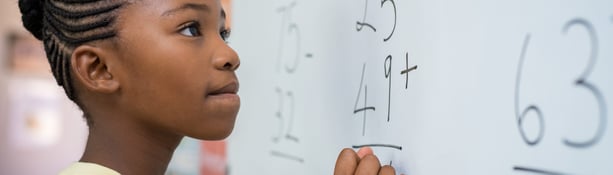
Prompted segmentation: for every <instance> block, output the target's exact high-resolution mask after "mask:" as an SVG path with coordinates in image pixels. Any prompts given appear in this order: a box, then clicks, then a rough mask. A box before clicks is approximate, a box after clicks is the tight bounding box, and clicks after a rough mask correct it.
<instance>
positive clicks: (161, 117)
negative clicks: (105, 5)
mask: <svg viewBox="0 0 613 175" xmlns="http://www.w3.org/2000/svg"><path fill="white" fill-rule="evenodd" d="M117 29H118V41H117V43H118V44H117V46H116V47H117V52H116V54H117V55H116V58H117V59H118V60H117V61H116V62H117V63H118V64H117V65H113V67H115V68H116V69H117V70H109V71H111V72H113V76H116V77H117V78H118V81H119V83H120V92H119V93H120V96H121V97H120V98H119V99H120V100H119V102H118V103H119V104H118V106H120V107H121V108H123V109H121V111H126V112H127V114H128V116H133V117H134V119H135V120H137V121H139V122H143V123H145V124H147V126H151V127H154V128H156V129H161V130H164V131H168V132H171V133H176V134H179V135H186V136H190V137H195V138H199V139H223V138H225V137H227V136H228V135H229V134H230V133H231V132H232V128H233V127H234V121H235V119H236V115H237V113H238V110H239V106H240V99H239V97H238V95H237V94H236V93H237V91H238V80H237V77H236V75H235V70H236V69H237V68H238V65H239V63H240V61H239V58H238V55H237V54H236V52H234V50H232V49H231V48H230V47H228V45H227V43H226V42H225V41H224V40H225V37H226V36H224V35H225V34H227V31H226V27H225V14H224V12H223V10H222V8H221V4H220V2H219V0H142V1H136V2H134V3H133V4H131V5H128V6H126V7H125V8H124V9H122V11H121V13H120V15H119V19H118V22H117ZM109 64H111V63H109Z"/></svg>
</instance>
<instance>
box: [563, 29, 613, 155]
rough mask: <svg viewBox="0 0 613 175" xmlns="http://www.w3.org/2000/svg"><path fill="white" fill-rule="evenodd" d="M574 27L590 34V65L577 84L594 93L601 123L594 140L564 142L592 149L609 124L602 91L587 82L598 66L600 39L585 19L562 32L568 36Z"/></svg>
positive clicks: (576, 146)
mask: <svg viewBox="0 0 613 175" xmlns="http://www.w3.org/2000/svg"><path fill="white" fill-rule="evenodd" d="M574 26H578V27H583V28H585V29H586V30H587V32H588V34H589V37H590V41H591V51H590V56H589V63H588V65H587V67H586V68H585V70H584V72H583V74H582V75H581V76H580V77H579V78H578V79H577V80H576V82H575V84H576V85H577V86H580V87H584V88H586V89H587V90H588V91H590V92H592V94H593V95H594V97H595V98H596V100H597V102H598V107H599V113H600V121H599V125H598V129H597V130H596V133H595V134H594V136H592V138H590V139H587V140H584V141H576V140H575V141H573V140H571V139H568V138H565V139H563V141H562V142H563V143H564V144H565V145H567V146H569V147H574V148H586V147H590V146H592V145H594V144H596V143H597V142H598V141H600V139H601V138H602V137H603V135H604V132H605V129H606V122H607V109H606V102H605V99H604V97H603V95H602V93H601V92H600V90H599V89H598V88H597V87H596V86H595V85H594V84H592V83H591V82H588V80H587V78H588V76H589V75H590V73H592V70H593V68H594V65H595V64H596V59H597V58H598V55H597V54H598V37H597V36H596V31H595V29H594V27H593V26H592V24H591V23H589V22H588V21H586V20H583V19H574V20H571V21H569V22H568V23H566V25H565V26H564V28H563V29H562V32H563V33H564V34H566V33H568V30H569V29H570V28H571V27H574Z"/></svg>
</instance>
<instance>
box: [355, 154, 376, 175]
mask: <svg viewBox="0 0 613 175" xmlns="http://www.w3.org/2000/svg"><path fill="white" fill-rule="evenodd" d="M380 168H381V163H379V159H377V157H376V156H375V155H374V154H367V155H365V156H364V157H363V158H362V159H361V160H360V163H359V164H358V169H357V170H356V172H355V174H356V175H376V174H378V173H379V169H380Z"/></svg>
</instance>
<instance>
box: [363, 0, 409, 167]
mask: <svg viewBox="0 0 613 175" xmlns="http://www.w3.org/2000/svg"><path fill="white" fill-rule="evenodd" d="M364 2H365V5H364V9H363V16H361V17H359V18H360V19H359V20H356V23H355V24H356V25H355V30H356V32H358V33H363V32H366V33H372V34H375V35H376V36H380V37H382V41H380V42H381V44H383V43H389V42H391V40H392V39H394V33H395V31H396V27H397V22H398V9H397V4H396V1H394V0H381V3H380V6H379V7H378V8H380V9H379V11H377V12H379V13H391V14H393V19H381V18H377V17H378V15H379V14H377V13H369V9H370V8H372V7H370V4H369V0H365V1H364ZM372 17H374V18H373V19H371V18H372ZM388 17H389V16H388ZM369 21H386V22H387V23H385V24H382V25H379V26H377V25H374V24H373V23H370V22H369ZM383 28H388V29H389V30H385V31H384V30H382V29H383ZM379 33H382V34H381V35H379ZM398 57H402V58H403V59H402V61H403V62H404V63H403V65H404V67H403V68H402V69H398V70H394V69H393V67H395V66H393V65H394V63H395V59H396V58H398ZM369 59H370V58H369ZM379 59H380V60H381V65H382V66H381V67H382V68H383V69H382V70H383V71H381V69H377V67H378V66H375V68H370V67H371V66H368V65H367V63H364V64H363V65H362V68H361V69H362V71H361V76H360V80H359V82H360V84H359V87H358V88H356V89H357V93H356V94H357V96H356V98H355V103H354V108H353V111H352V114H353V116H358V117H361V120H362V126H361V127H362V132H361V136H362V137H365V136H366V135H367V130H368V129H367V128H368V127H367V118H368V117H369V116H371V115H372V114H371V113H372V112H374V111H376V110H380V109H383V111H385V115H384V120H385V122H387V123H389V122H391V121H392V120H393V116H392V114H391V106H392V105H391V104H392V101H396V100H393V98H392V92H394V91H393V89H395V88H393V87H392V82H394V81H398V80H401V81H404V83H403V84H404V87H402V88H403V89H404V90H407V89H408V87H409V77H410V74H411V73H412V72H414V71H416V70H417V68H418V66H417V65H413V64H411V62H410V60H409V53H408V52H403V54H402V55H394V54H389V53H388V54H384V55H382V56H381V58H379ZM379 72H382V73H383V74H380V75H381V76H380V77H381V78H383V79H384V80H387V87H386V88H385V89H387V92H376V91H375V92H373V91H372V90H371V91H369V89H368V87H369V83H368V82H369V80H367V79H366V76H365V75H371V74H379ZM395 75H396V76H397V75H400V76H401V77H402V79H398V80H397V79H395V78H394V77H395ZM369 93H370V94H369ZM373 93H374V94H380V93H386V96H387V100H386V102H387V104H385V106H383V107H379V106H377V105H373V104H371V102H369V96H370V95H371V94H373ZM369 114H370V115H369ZM362 147H373V148H384V149H392V150H396V151H402V149H403V148H402V145H397V144H391V143H382V142H374V143H361V144H354V145H352V148H354V149H358V148H362ZM389 165H392V161H391V160H390V162H389Z"/></svg>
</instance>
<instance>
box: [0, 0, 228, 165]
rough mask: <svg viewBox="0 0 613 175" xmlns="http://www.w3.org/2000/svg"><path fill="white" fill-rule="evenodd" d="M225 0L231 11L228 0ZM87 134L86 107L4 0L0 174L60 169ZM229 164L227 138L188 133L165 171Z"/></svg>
mask: <svg viewBox="0 0 613 175" xmlns="http://www.w3.org/2000/svg"><path fill="white" fill-rule="evenodd" d="M222 2H223V5H224V8H226V11H227V13H228V15H230V14H231V6H230V0H222ZM229 19H230V18H228V20H229ZM227 24H230V22H229V21H228V22H227ZM86 139H87V126H86V123H85V121H84V120H83V118H82V113H81V111H80V110H79V109H78V108H77V107H76V105H74V104H73V103H72V102H71V101H70V100H68V98H67V97H66V95H65V94H64V92H63V90H62V89H61V88H60V87H59V86H57V84H56V83H55V80H54V79H53V77H52V75H51V72H50V68H49V64H48V62H47V60H46V57H45V53H44V49H43V46H42V44H41V43H40V41H37V40H36V39H35V38H34V37H32V36H31V35H30V33H28V32H27V31H26V30H25V29H24V28H23V27H22V24H21V14H20V12H19V8H18V6H17V0H3V1H0V175H21V174H23V175H43V174H57V173H58V172H59V171H61V170H62V169H64V168H66V167H67V166H69V165H70V164H71V163H74V162H75V161H78V160H79V158H80V157H81V154H82V152H83V149H84V146H85V141H86ZM225 167H226V142H225V141H220V142H201V141H198V140H194V139H190V138H186V139H184V140H183V141H182V143H181V144H180V146H179V148H178V149H177V151H176V152H175V154H174V157H173V160H172V162H171V164H170V165H169V168H168V172H167V174H168V175H195V174H203V175H204V174H206V175H223V174H226V173H227V172H226V168H225Z"/></svg>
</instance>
